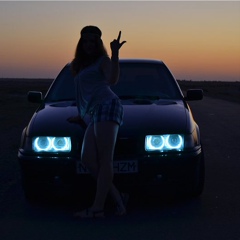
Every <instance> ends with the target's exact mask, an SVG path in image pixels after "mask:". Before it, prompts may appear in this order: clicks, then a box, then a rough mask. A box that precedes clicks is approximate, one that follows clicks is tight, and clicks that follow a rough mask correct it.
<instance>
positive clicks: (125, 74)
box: [45, 62, 182, 102]
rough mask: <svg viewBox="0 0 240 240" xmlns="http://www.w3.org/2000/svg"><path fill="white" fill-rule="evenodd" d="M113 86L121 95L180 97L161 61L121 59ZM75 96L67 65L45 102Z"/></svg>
mask: <svg viewBox="0 0 240 240" xmlns="http://www.w3.org/2000/svg"><path fill="white" fill-rule="evenodd" d="M111 88H112V90H113V91H114V92H115V93H116V94H117V95H118V96H119V97H120V98H121V99H123V100H124V99H136V98H141V99H151V100H155V99H180V98H181V97H182V96H181V92H180V90H179V87H178V85H177V83H176V81H175V79H174V78H173V76H172V74H171V73H170V71H169V70H168V68H167V67H166V66H165V65H164V64H162V63H152V62H150V63H148V62H121V63H120V77H119V81H118V83H117V84H116V85H114V86H112V87H111ZM66 100H73V101H74V100H75V90H74V78H73V76H72V74H71V71H70V66H69V65H67V66H66V67H65V68H64V69H63V70H62V71H61V72H60V74H59V75H58V77H57V78H56V80H55V81H54V83H53V84H52V86H51V88H50V90H49V92H48V93H47V95H46V98H45V101H46V102H55V101H66Z"/></svg>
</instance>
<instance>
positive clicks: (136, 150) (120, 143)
mask: <svg viewBox="0 0 240 240" xmlns="http://www.w3.org/2000/svg"><path fill="white" fill-rule="evenodd" d="M142 152H144V143H143V142H142V141H140V140H139V139H132V138H119V139H117V143H116V147H115V156H123V155H124V156H126V155H136V154H140V153H142Z"/></svg>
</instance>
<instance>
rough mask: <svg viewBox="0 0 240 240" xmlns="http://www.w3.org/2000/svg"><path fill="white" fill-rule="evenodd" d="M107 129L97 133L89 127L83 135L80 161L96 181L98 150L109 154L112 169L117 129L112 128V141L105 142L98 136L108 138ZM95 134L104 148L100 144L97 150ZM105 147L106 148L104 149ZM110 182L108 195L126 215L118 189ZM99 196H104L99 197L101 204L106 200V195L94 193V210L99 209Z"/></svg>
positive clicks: (91, 126)
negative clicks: (100, 149) (102, 135)
mask: <svg viewBox="0 0 240 240" xmlns="http://www.w3.org/2000/svg"><path fill="white" fill-rule="evenodd" d="M110 125H112V124H111V122H110ZM113 125H115V124H114V123H113ZM100 127H101V126H100ZM103 127H104V126H103ZM107 128H108V127H104V129H102V130H101V129H100V131H99V129H97V131H95V130H94V126H93V125H90V126H89V127H88V128H87V130H86V133H85V136H84V141H83V146H82V161H83V163H84V164H85V165H86V167H87V168H88V169H89V171H90V172H91V174H92V176H93V177H94V178H96V179H97V180H98V174H99V162H98V155H97V154H99V151H98V148H103V150H104V151H105V150H107V152H108V154H109V152H110V158H109V159H110V160H109V161H110V163H111V166H110V167H111V169H112V158H113V152H114V147H115V142H116V136H115V135H116V134H117V132H118V125H117V127H116V126H114V127H113V129H112V130H111V131H112V138H113V140H112V141H111V140H110V139H108V140H107V141H106V142H105V140H104V139H102V140H101V135H99V134H104V135H105V137H106V138H108V137H109V135H108V134H107V133H108V132H109V130H108V129H107ZM110 128H111V127H110ZM95 129H96V127H95ZM105 131H107V132H105ZM101 132H102V133H101ZM96 133H97V134H98V137H99V138H98V139H99V141H102V143H104V142H105V144H103V145H104V146H103V145H102V144H101V146H98V148H97V144H96ZM103 141H104V142H103ZM108 141H109V142H111V143H110V146H111V147H110V146H109V145H108V143H107V142H108ZM105 145H107V146H105ZM105 147H106V149H105ZM109 147H110V150H108V149H109ZM100 153H101V152H100ZM102 170H103V172H104V169H102ZM110 171H111V173H110V174H111V175H112V170H110ZM101 181H102V180H101V178H100V182H99V181H97V184H99V183H100V184H101ZM110 181H111V186H110V194H111V196H112V198H113V199H114V201H115V202H116V203H117V205H118V207H119V209H120V213H122V214H125V213H126V209H125V206H124V204H123V201H122V198H121V195H120V193H119V191H118V189H117V188H116V187H115V186H114V184H113V183H112V177H111V178H110ZM103 182H104V181H103ZM97 189H98V186H97ZM100 191H101V190H100ZM99 195H100V196H104V197H103V198H102V197H100V199H102V200H100V201H101V202H105V200H106V196H105V195H106V194H104V195H102V194H100V193H98V192H97V193H96V199H95V202H94V204H93V208H95V209H97V208H98V209H100V206H99V203H98V201H99V200H97V197H98V196H99ZM98 198H99V197H98ZM102 205H103V204H101V209H103V207H102Z"/></svg>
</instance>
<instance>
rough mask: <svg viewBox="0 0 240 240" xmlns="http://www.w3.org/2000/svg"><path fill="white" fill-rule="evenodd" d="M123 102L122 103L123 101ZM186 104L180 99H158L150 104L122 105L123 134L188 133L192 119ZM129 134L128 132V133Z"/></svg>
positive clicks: (191, 129) (191, 126) (190, 129)
mask: <svg viewBox="0 0 240 240" xmlns="http://www.w3.org/2000/svg"><path fill="white" fill-rule="evenodd" d="M123 104H124V103H123ZM191 118H192V115H191V112H190V109H189V108H188V105H187V104H185V103H184V102H183V101H182V100H177V101H172V100H159V101H155V102H152V103H151V104H140V105H132V104H126V105H124V122H123V125H122V127H121V129H122V132H123V134H124V135H127V134H128V133H127V132H129V130H130V132H134V133H136V132H138V133H139V134H170V133H190V132H192V131H193V127H194V126H193V125H192V123H193V121H189V120H190V119H191ZM129 134H130V133H129Z"/></svg>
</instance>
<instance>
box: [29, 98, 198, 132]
mask: <svg viewBox="0 0 240 240" xmlns="http://www.w3.org/2000/svg"><path fill="white" fill-rule="evenodd" d="M122 104H123V107H124V119H123V125H122V126H121V128H120V131H119V135H120V136H123V135H124V136H127V135H131V134H135V135H136V133H137V134H170V133H190V132H192V131H193V127H194V126H193V125H191V124H192V123H193V121H189V119H191V118H192V115H191V112H190V110H189V108H188V106H187V105H186V104H185V103H184V102H183V101H181V100H178V101H172V100H171V101H169V100H164V101H163V100H162V101H155V102H151V104H132V103H129V102H125V101H123V102H122ZM76 115H77V108H76V106H75V105H74V104H73V102H58V103H54V104H46V105H45V106H44V107H43V108H40V109H39V110H38V111H36V112H35V114H34V115H33V117H32V119H31V121H30V124H29V126H28V131H27V132H28V135H29V136H37V135H42V136H43V135H48V136H49V135H53V136H69V135H70V136H73V135H74V136H79V134H83V133H84V129H83V128H82V127H81V126H80V125H78V124H73V123H69V122H68V121H67V119H68V118H69V117H72V116H76ZM85 121H86V122H89V119H88V118H87V119H85Z"/></svg>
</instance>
